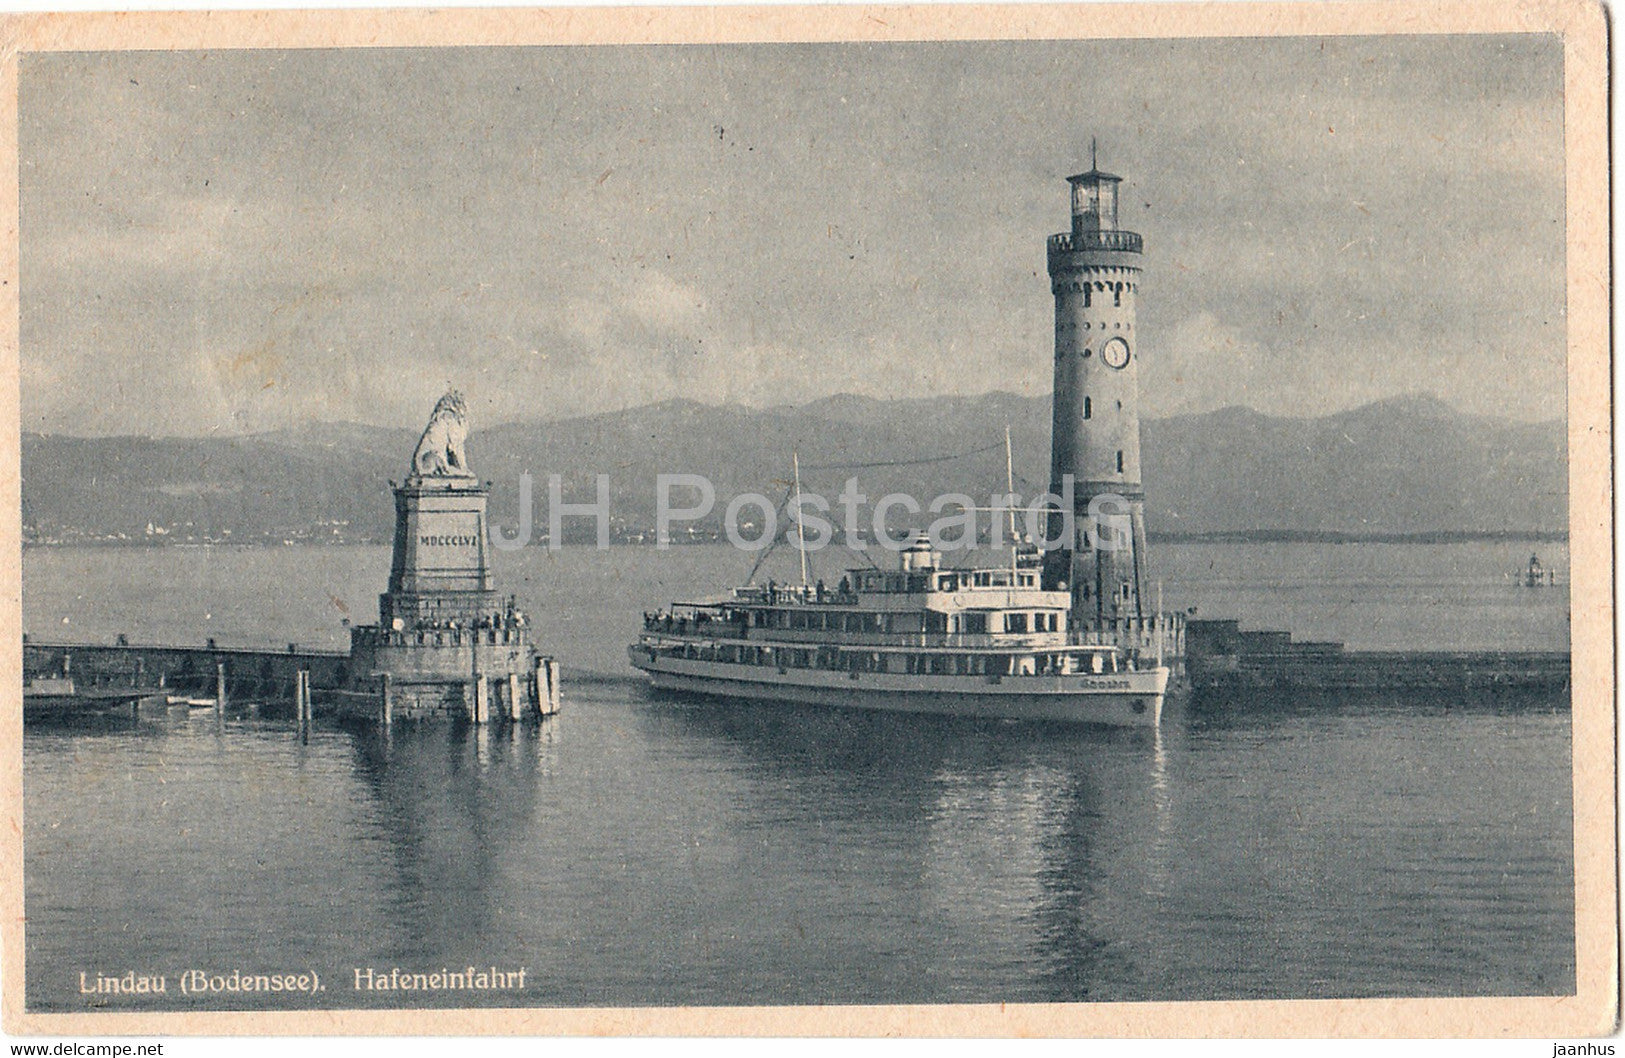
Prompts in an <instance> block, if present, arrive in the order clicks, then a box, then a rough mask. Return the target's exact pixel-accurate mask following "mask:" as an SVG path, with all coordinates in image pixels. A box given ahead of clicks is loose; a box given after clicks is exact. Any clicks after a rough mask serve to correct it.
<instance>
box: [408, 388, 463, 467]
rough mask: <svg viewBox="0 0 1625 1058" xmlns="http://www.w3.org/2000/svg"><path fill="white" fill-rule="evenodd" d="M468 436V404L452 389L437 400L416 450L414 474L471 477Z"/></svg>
mask: <svg viewBox="0 0 1625 1058" xmlns="http://www.w3.org/2000/svg"><path fill="white" fill-rule="evenodd" d="M467 438H468V405H467V404H466V403H464V401H463V395H462V394H461V393H459V392H457V391H456V390H455V389H454V390H450V391H448V392H447V393H446V395H445V396H444V397H441V398H440V400H439V401H438V402H436V403H435V406H434V413H433V414H432V415H430V416H429V425H428V426H427V427H426V428H425V429H424V431H423V438H422V439H421V440H420V441H418V450H417V451H416V452H414V453H413V454H412V475H413V476H414V477H424V478H471V477H473V476H474V472H473V471H471V470H469V469H468V458H467V457H466V456H465V455H464V454H463V441H465V440H466V439H467Z"/></svg>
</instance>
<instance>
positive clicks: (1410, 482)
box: [22, 392, 1568, 543]
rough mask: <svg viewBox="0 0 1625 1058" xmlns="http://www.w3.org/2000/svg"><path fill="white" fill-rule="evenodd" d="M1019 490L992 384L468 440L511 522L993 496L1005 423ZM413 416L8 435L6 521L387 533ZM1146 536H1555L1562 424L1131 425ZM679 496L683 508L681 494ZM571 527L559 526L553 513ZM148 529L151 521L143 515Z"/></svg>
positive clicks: (1231, 413)
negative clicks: (571, 505) (152, 433)
mask: <svg viewBox="0 0 1625 1058" xmlns="http://www.w3.org/2000/svg"><path fill="white" fill-rule="evenodd" d="M1006 425H1008V426H1009V428H1010V431H1011V439H1012V449H1013V453H1014V467H1015V472H1016V491H1017V492H1018V493H1021V494H1022V495H1023V496H1024V497H1032V496H1034V495H1035V494H1036V493H1038V492H1040V491H1042V489H1043V488H1044V487H1045V486H1046V485H1047V478H1048V452H1049V434H1050V400H1049V397H1048V396H1047V395H1045V396H1041V397H1021V396H1016V395H1012V394H1009V393H998V392H995V393H989V394H984V395H980V396H972V397H926V398H915V399H899V400H876V399H871V398H866V397H854V396H836V397H830V398H827V399H823V400H818V401H814V402H812V403H808V404H803V405H799V406H780V407H771V408H748V407H742V406H737V405H725V406H714V405H706V404H700V403H696V402H692V401H684V400H671V401H665V402H662V403H658V404H652V405H646V406H643V407H638V408H632V409H629V410H625V411H619V412H612V413H605V414H598V415H590V416H581V417H576V418H549V419H547V420H546V421H540V422H533V423H506V424H502V425H497V426H492V427H489V428H486V429H479V430H476V431H475V432H474V433H473V434H471V436H470V438H469V440H468V445H467V450H468V455H469V461H470V464H471V465H472V466H473V468H474V470H475V471H476V472H477V473H478V474H479V475H480V476H481V477H482V478H485V479H487V480H489V481H490V482H491V483H492V497H491V506H490V510H491V517H492V520H493V521H494V522H496V523H497V524H498V525H500V526H503V527H504V528H511V527H512V526H513V525H514V524H515V522H516V520H517V512H518V483H519V481H520V477H521V474H523V473H527V472H528V473H529V474H530V475H531V476H532V479H533V487H534V497H533V502H532V508H533V511H534V517H535V520H536V525H537V530H538V532H540V530H541V529H542V528H543V527H545V525H546V521H547V502H548V476H549V475H553V474H556V475H559V476H560V478H561V480H562V485H563V492H562V495H563V498H564V500H565V501H566V502H590V501H591V500H592V499H593V497H594V495H595V475H597V474H600V473H602V474H608V475H609V477H610V483H611V509H612V512H613V516H614V524H615V526H616V529H617V534H618V535H626V534H632V533H635V532H637V531H640V530H646V529H648V528H649V527H651V526H652V525H653V523H654V510H655V497H656V488H655V481H656V476H657V475H658V474H662V473H664V474H696V475H702V476H704V477H706V478H708V479H709V480H710V481H711V482H712V484H713V486H714V488H715V493H716V497H717V502H716V510H715V512H713V514H712V516H711V517H710V518H709V519H706V520H704V523H702V524H709V525H711V526H715V525H717V524H718V522H719V517H720V515H721V512H722V510H723V508H724V507H725V506H726V504H727V502H728V500H729V499H730V498H731V497H733V496H736V495H739V494H742V493H746V492H756V493H761V494H764V495H767V496H769V497H771V498H772V499H773V500H775V501H778V500H780V499H781V498H782V497H783V496H784V495H785V492H786V490H787V489H788V488H789V482H788V479H789V477H790V472H791V459H792V453H795V454H796V455H798V456H799V458H800V462H801V468H802V479H803V487H804V488H805V489H806V490H807V491H808V492H818V493H820V494H822V495H824V496H825V497H827V498H829V499H830V500H831V501H832V502H833V501H834V499H835V497H836V495H837V493H838V492H839V491H840V489H841V487H842V484H843V482H844V481H845V480H846V479H847V478H849V477H857V478H858V482H859V488H860V490H861V491H862V492H863V493H864V494H866V495H867V496H868V497H869V498H870V500H871V501H873V500H874V499H876V498H878V497H880V496H881V495H883V494H885V493H888V492H894V491H900V492H907V493H908V494H909V495H911V496H914V497H917V498H918V499H920V500H921V501H922V502H927V501H929V499H931V498H932V497H935V496H937V495H940V494H943V493H947V492H963V493H969V494H970V495H972V496H974V497H975V498H976V501H977V502H978V503H982V504H986V503H987V502H988V499H989V497H990V496H991V495H992V494H993V493H995V492H1001V493H1002V492H1003V491H1004V483H1005V473H1006V469H1005V452H1004V430H1005V427H1006ZM416 441H417V432H416V431H411V430H403V429H392V428H386V427H373V426H364V425H359V424H354V423H312V424H306V425H300V426H297V427H292V428H288V429H284V430H279V431H276V432H271V433H263V434H252V435H247V436H241V437H219V438H195V437H194V438H153V437H130V436H114V437H96V438H84V437H72V436H65V435H60V434H24V435H23V438H22V472H23V521H24V533H25V539H26V540H30V541H33V542H74V541H96V540H100V541H115V542H116V541H121V540H127V541H143V542H154V543H158V542H186V541H187V540H188V539H190V540H192V541H193V542H199V541H205V540H212V541H228V540H229V541H232V542H242V543H264V542H282V541H285V540H298V541H304V540H337V541H363V540H373V541H384V540H387V539H389V535H390V532H391V521H392V518H393V510H394V505H393V503H392V501H391V499H390V495H389V481H390V479H391V478H395V479H399V478H401V477H403V476H404V475H405V473H406V470H407V464H408V462H409V458H410V455H411V453H412V449H413V447H414V445H415V444H416ZM1142 454H1143V458H1142V466H1143V470H1144V478H1145V490H1146V499H1147V523H1148V527H1149V529H1150V531H1151V533H1152V534H1153V535H1160V536H1202V535H1226V534H1251V535H1260V534H1263V535H1268V534H1289V535H1295V534H1310V535H1313V534H1345V535H1356V536H1359V535H1365V536H1373V535H1384V536H1385V535H1418V536H1425V535H1440V534H1444V535H1450V534H1475V535H1476V534H1503V535H1526V534H1533V535H1558V534H1561V533H1563V532H1564V531H1565V530H1566V528H1567V483H1568V464H1567V445H1566V437H1565V430H1564V424H1563V423H1561V422H1555V421H1554V422H1539V423H1526V422H1520V421H1514V420H1507V419H1499V418H1491V417H1485V416H1474V415H1467V414H1463V413H1461V412H1458V411H1456V410H1455V409H1453V408H1451V407H1450V406H1449V405H1447V404H1444V403H1443V402H1440V401H1438V400H1436V399H1433V398H1430V397H1419V396H1409V397H1400V398H1394V399H1390V400H1385V401H1380V402H1377V403H1374V404H1369V405H1365V406H1363V407H1360V408H1356V409H1353V410H1350V411H1346V412H1341V413H1338V414H1335V415H1330V416H1325V417H1322V418H1297V417H1290V416H1281V415H1266V414H1263V413H1260V412H1257V411H1253V410H1249V409H1245V408H1225V409H1221V410H1218V411H1213V412H1207V413H1203V414H1195V415H1181V416H1173V417H1169V418H1163V419H1152V420H1148V421H1146V422H1145V423H1144V424H1143V428H1142ZM679 500H681V501H682V502H687V501H686V500H684V499H683V497H681V496H680V497H679ZM577 525H579V526H580V529H581V531H586V530H588V529H590V521H588V520H576V521H573V522H571V523H567V528H570V527H576V526H577ZM149 526H151V528H150V529H149V528H148V527H149Z"/></svg>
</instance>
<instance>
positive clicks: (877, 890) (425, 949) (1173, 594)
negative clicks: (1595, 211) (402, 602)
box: [23, 544, 1574, 1010]
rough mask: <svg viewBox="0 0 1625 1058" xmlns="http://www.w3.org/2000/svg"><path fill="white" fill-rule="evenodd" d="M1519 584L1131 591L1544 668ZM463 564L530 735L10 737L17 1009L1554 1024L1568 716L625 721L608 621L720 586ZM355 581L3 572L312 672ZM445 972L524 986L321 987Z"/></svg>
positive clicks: (1474, 557)
mask: <svg viewBox="0 0 1625 1058" xmlns="http://www.w3.org/2000/svg"><path fill="white" fill-rule="evenodd" d="M1537 550H1539V551H1540V553H1541V557H1542V559H1543V560H1544V561H1546V562H1548V563H1549V564H1552V563H1556V564H1558V565H1559V568H1563V565H1564V564H1565V563H1566V557H1567V556H1566V555H1565V554H1563V553H1562V549H1561V548H1559V547H1557V546H1555V545H1546V544H1543V545H1540V547H1539V548H1538V549H1537ZM1528 552H1529V548H1528V546H1527V545H1518V544H1509V545H1504V544H1495V545H1487V544H1453V545H1438V546H1413V545H1407V546H1397V545H1369V544H1356V545H1279V544H1272V545H1163V546H1161V547H1160V548H1158V549H1156V552H1155V557H1156V559H1157V561H1158V562H1159V571H1158V572H1159V575H1160V576H1161V577H1163V578H1164V581H1165V586H1164V592H1165V601H1166V605H1167V606H1168V608H1170V609H1172V608H1179V609H1185V608H1187V607H1189V606H1196V607H1198V613H1199V615H1201V616H1221V615H1223V616H1238V617H1241V618H1243V619H1244V621H1245V622H1246V623H1248V624H1249V625H1251V626H1253V627H1273V628H1291V629H1293V630H1294V631H1295V632H1296V633H1297V634H1298V635H1299V636H1300V638H1336V639H1344V640H1346V641H1347V642H1349V644H1350V645H1351V646H1356V647H1369V648H1392V647H1416V648H1432V649H1450V648H1494V647H1506V648H1517V649H1564V648H1566V646H1567V641H1568V621H1567V606H1566V592H1565V591H1564V589H1562V588H1557V589H1537V590H1531V589H1525V588H1520V587H1518V586H1517V585H1516V584H1515V583H1514V582H1513V580H1512V577H1511V574H1512V573H1513V571H1514V570H1516V569H1517V568H1518V567H1519V566H1520V565H1521V564H1522V563H1523V562H1525V561H1527V559H1528ZM780 557H781V556H775V560H777V559H779V558H780ZM497 561H498V569H497V573H498V577H499V582H500V583H501V584H502V585H504V586H505V587H506V588H507V590H511V591H514V592H515V593H517V594H518V596H519V600H520V605H521V606H523V607H526V608H528V609H530V610H531V612H532V613H533V614H534V615H535V618H536V623H537V627H538V631H539V635H540V636H541V637H542V638H543V639H544V640H545V642H546V644H547V647H548V649H550V650H551V651H552V652H554V653H556V654H557V655H558V656H560V657H561V659H562V661H563V664H564V665H565V667H566V680H567V685H566V700H565V710H566V711H565V713H564V715H562V716H560V717H558V718H555V719H554V720H551V721H548V722H547V723H546V724H544V725H541V726H540V727H531V728H525V729H521V730H517V731H513V732H503V731H487V730H471V729H457V728H453V727H450V726H421V727H414V726H411V725H400V726H397V728H396V729H395V730H394V732H393V733H392V734H391V735H390V736H388V737H387V738H386V737H384V736H382V735H379V734H376V733H371V732H357V731H349V730H343V729H339V728H333V727H325V726H318V728H317V729H316V731H315V733H314V734H313V735H312V737H311V739H310V741H309V743H308V744H301V743H300V742H299V740H298V739H297V738H296V737H295V735H294V732H293V730H292V729H291V726H290V725H289V724H287V723H285V722H275V721H268V720H261V719H259V718H257V717H256V716H255V715H253V714H250V713H245V714H242V715H236V716H232V717H230V718H228V719H227V720H226V721H225V723H224V724H218V723H216V722H215V721H214V720H213V718H212V716H210V715H208V714H205V713H204V712H202V711H199V712H198V713H196V714H195V715H194V714H188V713H187V712H186V711H185V710H178V711H171V712H170V713H168V714H167V715H158V716H147V717H143V718H142V719H141V720H139V721H131V720H129V719H109V720H106V721H103V722H100V723H95V724H84V725H80V726H74V727H50V726H43V727H30V728H29V729H28V731H27V733H26V736H25V739H24V802H25V806H24V807H25V819H24V823H25V851H24V857H25V870H26V901H27V915H28V924H27V931H26V947H27V951H26V957H27V966H28V1003H29V1005H30V1006H31V1007H32V1008H35V1009H41V1010H75V1009H84V1008H86V1007H87V1006H102V1005H105V1006H110V1007H118V1008H122V1009H133V1010H139V1009H159V1008H165V1009H167V1008H180V1009H187V1008H191V1007H194V1006H196V1007H199V1008H215V1007H270V1008H274V1007H292V1006H324V1007H364V1006H394V1005H423V1006H429V1005H447V1006H468V1005H479V1004H489V1005H503V1006H511V1005H535V1006H551V1005H594V1004H613V1005H634V1004H674V1003H685V1004H688V1003H723V1004H736V1003H747V1004H749V1003H826V1002H833V1003H848V1002H859V1003H861V1002H931V1001H942V1002H948V1001H981V1002H989V1001H1023V1000H1074V999H1077V1000H1087V999H1125V1000H1134V999H1198V998H1238V997H1239V998H1246V997H1282V998H1293V997H1342V996H1387V995H1504V994H1554V993H1556V994H1560V993H1565V992H1571V991H1572V990H1573V987H1574V927H1573V875H1572V859H1573V857H1572V837H1571V833H1572V832H1571V812H1570V801H1571V794H1570V774H1569V768H1570V763H1569V714H1568V707H1567V703H1566V702H1565V701H1562V700H1556V699H1554V700H1551V701H1534V702H1523V703H1520V704H1519V705H1517V706H1516V707H1510V706H1505V705H1500V706H1497V705H1494V704H1492V703H1488V702H1486V703H1480V704H1476V705H1475V704H1471V703H1469V704H1468V705H1466V706H1461V705H1457V706H1455V707H1453V708H1448V709H1447V708H1444V707H1442V706H1438V705H1433V704H1429V703H1425V702H1418V701H1406V700H1404V699H1403V698H1402V697H1399V696H1394V697H1392V698H1390V699H1386V700H1384V699H1379V700H1366V701H1359V702H1354V701H1350V702H1342V703H1338V702H1333V703H1325V702H1321V703H1316V704H1310V703H1302V704H1300V705H1298V706H1291V705H1288V706H1284V707H1280V708H1275V709H1272V710H1269V711H1267V712H1255V713H1247V714H1239V715H1237V714H1229V715H1223V714H1221V715H1213V714H1207V713H1187V712H1186V711H1184V710H1182V709H1174V710H1173V711H1171V713H1170V714H1169V715H1168V716H1167V717H1166V718H1165V721H1164V725H1163V728H1162V730H1161V731H1160V732H1159V733H1157V734H1151V733H1145V732H1113V731H1102V730H1094V729H1088V728H1067V727H1047V726H1033V725H1017V724H985V723H968V722H959V721H952V720H940V719H932V718H924V717H912V716H882V715H869V714H862V713H846V712H842V711H819V710H811V709H798V708H792V707H785V706H769V705H724V704H717V703H710V702H699V701H693V700H683V699H669V698H657V697H654V696H652V695H650V694H649V693H648V692H647V690H646V689H645V688H644V687H643V686H642V685H641V684H640V683H639V682H637V681H636V680H633V679H631V678H629V677H628V675H627V673H628V672H629V670H628V669H627V667H626V665H625V662H624V654H623V653H622V651H623V648H624V645H625V642H626V641H627V639H628V637H629V636H630V635H632V633H633V631H634V629H635V628H636V626H637V623H638V618H639V615H640V614H641V612H642V611H643V610H645V609H652V608H655V607H657V606H662V605H665V604H666V603H668V602H670V601H671V600H672V599H673V598H681V597H685V596H693V595H696V594H700V593H705V592H710V591H713V590H715V589H716V588H718V587H721V586H723V585H726V584H729V583H732V582H734V581H736V580H738V579H740V578H741V577H742V575H743V573H744V572H745V571H746V570H748V568H749V563H748V562H745V561H742V560H741V556H740V555H739V554H738V553H737V552H733V551H731V550H727V549H722V548H683V549H677V550H674V551H670V552H664V553H657V552H654V551H649V550H634V549H617V550H614V551H611V552H608V553H599V552H595V551H590V550H580V549H571V550H565V551H561V552H558V553H548V552H545V551H541V550H538V549H530V550H527V551H525V552H522V553H518V554H507V553H503V554H499V555H498V556H497ZM788 562H789V559H788V557H785V562H784V563H782V564H780V565H774V566H771V567H770V568H769V569H767V570H766V571H764V573H763V576H764V577H765V576H777V577H778V578H779V579H781V580H784V579H790V577H791V576H792V570H791V568H790V566H789V564H788ZM388 565H389V556H388V553H387V550H385V549H380V548H312V549H305V548H287V549H279V550H233V549H208V550H190V551H183V550H177V549H163V550H129V549H119V550H113V549H51V550H31V551H29V552H27V553H26V554H25V556H24V604H23V605H24V625H25V628H26V629H27V630H29V631H30V632H31V633H33V634H35V635H37V636H40V637H41V638H47V637H48V638H59V637H61V638H66V637H72V638H86V639H111V637H112V636H113V635H115V634H118V633H121V632H122V633H126V634H128V635H129V636H130V638H131V639H132V640H133V641H138V642H139V641H178V642H201V641H202V639H203V638H204V637H206V636H214V637H215V638H216V639H217V640H218V641H219V642H220V643H222V644H228V643H229V644H236V643H243V644H249V643H253V644H263V643H267V642H269V643H286V642H289V641H298V642H301V643H307V644H322V645H332V646H340V645H342V644H343V643H344V641H345V637H346V633H345V631H344V629H343V628H342V626H341V624H340V622H341V620H342V619H343V618H345V617H346V616H348V617H350V618H353V619H355V620H357V621H366V620H369V619H370V618H371V617H372V616H373V615H375V613H376V595H377V592H378V591H379V590H381V589H382V587H383V581H384V579H385V577H386V575H387V571H388ZM820 565H821V566H828V567H829V568H828V569H823V568H820V569H818V570H816V575H820V576H825V577H828V578H830V579H831V580H834V579H838V577H839V575H840V571H839V569H838V568H836V566H835V564H834V563H833V562H832V561H830V560H829V558H828V557H823V556H821V561H820ZM469 965H474V966H479V967H482V968H483V967H488V966H496V967H498V968H500V969H504V970H509V969H516V968H518V967H520V966H523V967H525V968H526V970H527V977H526V987H525V989H524V991H523V992H521V993H513V992H494V993H472V992H459V993H450V994H447V993H440V994H433V993H414V994H401V993H393V994H392V993H382V994H380V993H373V992H366V991H356V990H355V989H354V988H353V977H354V972H355V970H356V969H357V968H373V969H382V970H383V971H384V972H386V973H387V972H388V970H389V969H390V968H394V967H399V968H400V969H402V970H409V971H419V972H433V971H438V970H440V969H441V968H442V967H449V968H453V969H457V970H462V969H464V968H466V967H467V966H469ZM190 969H200V970H204V971H207V972H208V973H211V974H224V973H229V972H230V971H232V970H239V971H243V972H252V973H279V972H313V973H315V974H318V975H320V977H321V980H322V983H323V984H324V985H325V986H326V989H325V991H322V992H319V993H317V994H315V995H305V996H298V995H278V996H265V995H260V996H253V997H249V998H246V999H245V998H240V997H232V996H213V997H209V998H206V999H198V998H192V997H187V996H183V995H181V994H179V991H178V983H179V977H180V975H181V974H182V973H183V972H185V971H187V970H190ZM128 971H135V972H136V973H138V974H150V975H164V976H165V977H166V980H167V987H168V991H167V992H166V993H165V994H163V995H161V996H157V997H151V996H105V995H102V996H94V995H91V996H87V995H84V994H82V993H81V990H80V974H81V973H84V974H86V975H87V977H88V978H89V979H90V980H94V978H95V977H96V975H97V974H106V975H109V976H117V975H123V974H124V973H126V972H128Z"/></svg>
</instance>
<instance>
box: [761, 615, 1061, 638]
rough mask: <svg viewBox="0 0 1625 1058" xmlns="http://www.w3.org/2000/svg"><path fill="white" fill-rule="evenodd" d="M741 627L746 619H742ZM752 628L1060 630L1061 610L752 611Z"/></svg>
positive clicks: (877, 631)
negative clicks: (949, 612) (947, 612)
mask: <svg viewBox="0 0 1625 1058" xmlns="http://www.w3.org/2000/svg"><path fill="white" fill-rule="evenodd" d="M739 624H740V625H741V626H742V625H743V622H739ZM749 626H750V627H752V628H767V629H773V628H781V629H789V630H791V631H798V632H799V631H807V632H853V633H860V634H862V633H868V634H885V633H911V632H926V633H938V634H943V633H954V634H964V635H988V634H996V633H1000V632H1011V633H1017V634H1027V633H1029V632H1058V631H1060V630H1061V611H1059V610H1036V611H1027V610H1011V611H998V610H966V611H962V612H960V613H955V614H946V613H940V612H938V611H936V610H922V611H916V612H914V613H873V612H863V611H855V612H854V611H847V612H841V613H819V612H809V611H806V610H756V611H753V612H752V613H751V614H750V620H749Z"/></svg>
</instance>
